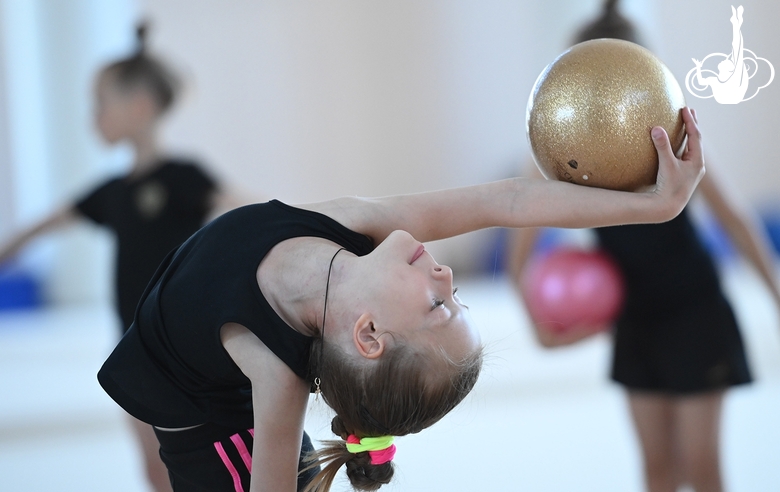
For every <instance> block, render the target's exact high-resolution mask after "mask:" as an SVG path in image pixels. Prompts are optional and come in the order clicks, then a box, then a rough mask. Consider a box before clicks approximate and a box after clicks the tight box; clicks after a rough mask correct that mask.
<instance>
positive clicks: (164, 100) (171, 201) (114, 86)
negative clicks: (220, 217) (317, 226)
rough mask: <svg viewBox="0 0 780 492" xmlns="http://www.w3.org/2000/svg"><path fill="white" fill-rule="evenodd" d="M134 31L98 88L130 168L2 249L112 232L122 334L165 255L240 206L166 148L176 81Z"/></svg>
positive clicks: (150, 437)
mask: <svg viewBox="0 0 780 492" xmlns="http://www.w3.org/2000/svg"><path fill="white" fill-rule="evenodd" d="M137 34H138V48H137V51H136V52H135V53H134V54H133V55H132V56H130V57H128V58H126V59H122V60H119V61H115V62H113V63H111V64H109V65H107V66H106V67H104V68H103V69H102V70H101V71H100V72H99V74H98V76H97V82H96V86H95V97H96V115H95V116H96V126H97V129H98V132H99V133H100V136H101V137H102V138H103V140H104V141H106V142H107V143H109V144H114V143H117V142H120V141H127V142H129V143H130V144H131V145H132V147H133V150H134V151H135V160H134V162H133V164H132V167H131V169H130V171H129V172H128V173H126V174H125V175H123V176H118V177H115V178H112V179H109V180H107V181H106V182H104V183H102V184H100V185H98V186H97V187H95V188H93V189H92V190H90V191H89V192H87V193H85V194H84V195H83V196H82V197H81V198H80V199H78V200H77V201H76V202H75V203H68V204H67V205H65V206H63V207H62V208H60V209H59V210H57V211H55V212H53V213H52V214H50V215H49V216H48V217H46V218H45V219H43V220H42V221H40V222H39V223H37V224H35V225H34V226H32V227H30V228H28V229H26V230H24V231H21V232H19V233H18V234H16V235H15V236H14V237H12V238H11V239H10V240H9V241H8V242H7V243H6V244H5V245H4V246H3V247H2V248H0V263H3V262H4V261H6V260H8V259H10V258H11V257H12V256H13V255H14V254H15V253H16V252H17V251H18V250H19V249H21V248H22V247H23V246H24V245H25V244H27V243H28V242H29V241H30V240H32V239H34V238H36V237H38V236H40V235H42V234H44V233H47V232H50V231H53V230H55V229H58V228H62V227H64V226H67V225H70V224H74V223H76V222H77V221H79V220H80V219H82V218H85V219H88V220H91V221H93V222H95V223H97V224H100V225H102V226H105V227H107V228H108V229H110V230H111V231H112V232H113V233H114V234H115V235H116V237H117V246H118V251H117V255H116V270H115V279H114V285H115V302H116V307H117V310H118V313H119V317H120V319H121V323H122V324H121V326H122V332H123V333H124V331H125V330H127V328H128V327H129V326H130V324H131V323H132V322H133V314H134V311H135V307H136V305H137V304H138V299H140V297H141V294H142V293H143V291H144V288H145V287H146V284H147V283H148V282H149V279H150V278H151V277H152V275H153V274H154V272H155V270H156V269H157V266H158V265H159V264H160V262H161V261H162V260H163V258H165V255H166V254H167V253H168V252H169V251H171V250H172V249H173V248H175V247H177V246H179V245H180V244H181V243H182V242H184V241H185V240H186V239H187V238H188V237H189V236H190V235H191V234H192V233H194V232H195V231H196V230H198V229H199V228H200V227H201V226H202V225H203V223H204V221H205V220H206V218H207V216H208V215H209V214H211V213H212V212H214V211H215V210H217V209H227V208H230V207H231V206H233V205H235V204H237V200H236V199H235V198H233V197H232V196H231V195H229V194H228V193H226V192H224V191H222V190H221V189H220V187H219V186H218V185H217V183H215V181H214V180H213V179H212V178H211V177H210V176H209V175H208V174H207V173H206V172H204V171H203V170H202V169H201V168H200V166H199V165H198V164H197V163H196V162H193V161H192V160H189V159H180V158H174V157H168V156H164V155H163V154H162V153H161V150H160V148H159V147H158V144H157V127H158V124H159V122H160V120H161V118H162V117H163V116H164V115H165V114H166V113H167V112H168V111H169V110H170V109H171V107H172V106H173V103H174V102H175V100H176V96H177V91H178V85H179V84H178V82H177V80H176V78H175V77H174V75H173V74H172V72H171V71H170V70H169V69H168V68H167V67H165V66H164V65H163V64H162V63H161V62H159V61H158V60H157V59H155V58H154V57H152V56H150V55H149V54H148V53H147V50H146V46H145V34H146V27H145V26H144V25H141V26H140V27H139V28H138V32H137ZM133 426H134V428H135V431H136V433H137V435H138V437H139V438H140V441H141V445H142V448H143V450H144V457H145V466H146V470H147V475H148V478H149V480H150V482H151V483H152V485H153V487H154V489H155V490H156V491H164V490H170V484H169V480H168V476H167V471H166V469H165V466H164V465H163V464H162V462H161V461H160V458H159V456H158V453H157V449H158V445H157V440H156V439H155V437H154V433H153V431H152V429H151V427H150V426H149V425H147V424H144V423H142V422H139V421H134V422H133Z"/></svg>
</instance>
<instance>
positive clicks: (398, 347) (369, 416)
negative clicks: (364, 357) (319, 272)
mask: <svg viewBox="0 0 780 492" xmlns="http://www.w3.org/2000/svg"><path fill="white" fill-rule="evenodd" d="M320 355H322V364H321V365H320V367H316V373H317V374H319V375H320V380H321V383H320V384H321V390H322V396H323V398H324V400H325V402H326V403H327V404H328V405H329V406H330V407H331V408H333V410H334V411H335V412H336V416H335V417H334V418H333V421H332V422H331V430H332V431H333V433H334V434H336V435H337V436H339V437H341V440H334V441H326V442H325V443H324V444H325V447H324V448H323V449H321V450H319V451H317V452H315V453H314V454H313V455H312V456H310V457H309V459H310V460H311V462H312V465H311V467H312V468H313V467H317V466H322V471H320V472H319V473H318V474H317V475H316V477H315V478H314V479H313V480H312V482H311V483H309V485H308V486H307V487H306V488H305V489H304V491H305V492H325V491H328V490H329V489H330V486H331V484H332V483H333V480H334V478H335V477H336V473H337V472H338V470H339V469H340V468H341V466H342V465H345V466H346V468H347V476H348V477H349V481H350V482H351V483H352V486H353V487H354V488H355V489H357V490H377V489H378V488H379V487H381V486H382V485H384V484H386V483H389V482H390V479H391V478H392V477H393V471H394V470H393V466H394V465H393V464H392V462H388V463H385V464H382V465H372V464H371V458H370V456H369V454H368V453H367V452H363V453H357V454H352V453H350V452H349V451H347V447H346V442H345V441H346V439H347V436H348V435H349V434H354V435H356V436H357V437H359V438H363V437H374V436H384V435H391V436H404V435H407V434H414V433H417V432H420V431H421V430H423V429H425V428H426V427H429V426H431V425H433V424H434V423H436V422H437V421H439V420H440V419H441V418H442V417H444V416H445V415H446V414H447V413H448V412H449V411H450V410H452V409H453V408H454V407H455V406H456V405H457V404H458V403H460V402H461V401H462V400H463V398H464V397H465V396H466V395H467V394H468V393H469V392H470V391H471V389H472V388H473V387H474V384H475V383H476V382H477V378H478V377H479V372H480V369H481V367H482V349H481V348H480V349H479V350H476V351H475V352H474V353H472V354H470V355H468V356H467V357H465V358H464V359H463V360H459V361H454V360H452V359H451V358H450V357H448V356H447V355H446V354H445V353H444V351H443V350H438V351H437V350H430V351H428V353H422V352H420V351H416V350H414V349H413V348H412V347H410V346H409V345H406V344H404V343H403V341H402V340H396V343H395V344H394V346H393V347H391V348H388V349H386V352H385V354H384V355H383V356H382V358H381V359H380V360H379V361H377V363H376V366H375V367H374V368H372V369H370V370H369V369H366V368H360V367H357V366H356V365H355V364H352V363H350V361H349V360H348V359H347V358H346V357H345V356H344V354H343V352H342V351H341V349H340V348H339V347H337V346H335V344H331V343H325V344H323V343H322V339H321V338H319V339H317V340H316V341H315V342H314V345H313V347H312V358H311V360H312V361H313V362H315V364H316V363H317V361H319V360H320ZM443 368H444V369H443ZM442 375H443V376H442ZM436 376H440V377H436Z"/></svg>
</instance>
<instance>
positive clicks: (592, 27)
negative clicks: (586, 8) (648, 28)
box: [575, 0, 642, 44]
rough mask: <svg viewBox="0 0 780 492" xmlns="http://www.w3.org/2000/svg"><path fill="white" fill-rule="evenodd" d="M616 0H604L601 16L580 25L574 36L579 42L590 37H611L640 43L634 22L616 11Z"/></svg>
mask: <svg viewBox="0 0 780 492" xmlns="http://www.w3.org/2000/svg"><path fill="white" fill-rule="evenodd" d="M617 4H618V0H606V1H605V2H604V7H603V10H602V12H601V16H600V17H599V18H598V19H596V20H594V21H592V22H590V23H588V24H586V25H585V26H584V27H582V28H581V29H580V30H579V31H578V32H577V35H576V37H575V42H577V43H581V42H583V41H589V40H591V39H600V38H613V39H622V40H624V41H631V42H632V43H637V44H642V43H641V42H640V37H639V33H638V32H637V29H636V28H635V27H634V24H633V23H632V22H631V21H630V20H628V19H627V18H625V17H623V15H621V13H620V12H619V11H618V6H617Z"/></svg>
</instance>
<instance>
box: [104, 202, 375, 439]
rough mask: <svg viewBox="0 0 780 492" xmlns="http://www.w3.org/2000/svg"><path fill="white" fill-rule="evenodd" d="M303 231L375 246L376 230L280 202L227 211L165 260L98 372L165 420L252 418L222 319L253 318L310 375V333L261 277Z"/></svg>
mask: <svg viewBox="0 0 780 492" xmlns="http://www.w3.org/2000/svg"><path fill="white" fill-rule="evenodd" d="M301 236H313V237H321V238H325V239H328V240H330V241H333V242H334V243H337V244H339V245H341V246H343V247H345V248H346V249H347V250H348V251H351V252H352V253H355V254H356V255H365V254H368V253H369V252H371V251H372V250H373V243H372V241H371V240H370V239H369V238H368V237H366V236H364V235H362V234H358V233H356V232H354V231H352V230H349V229H347V228H346V227H344V226H342V225H341V224H339V223H338V222H336V221H334V220H333V219H331V218H329V217H327V216H325V215H322V214H319V213H315V212H311V211H306V210H301V209H297V208H294V207H291V206H288V205H285V204H283V203H281V202H278V201H272V202H269V203H264V204H258V205H250V206H246V207H242V208H239V209H236V210H233V211H231V212H228V213H227V214H225V215H223V216H221V217H219V218H217V219H215V220H214V221H212V222H211V223H209V224H208V225H207V226H205V227H203V228H202V229H201V230H199V231H198V232H197V233H195V234H194V235H193V236H192V237H191V238H190V239H188V240H187V241H186V242H185V243H184V244H183V245H182V246H181V247H180V248H179V249H178V250H177V251H175V252H173V253H171V254H170V255H168V257H167V258H166V259H165V261H164V262H163V264H162V265H161V266H160V268H159V269H158V271H157V273H156V274H155V275H154V278H153V279H152V282H151V283H150V284H149V286H148V287H147V290H146V292H145V293H144V295H143V296H142V298H141V302H140V304H139V306H138V310H137V312H136V318H135V321H134V323H133V325H132V326H131V328H130V329H129V330H128V332H127V333H126V334H125V336H124V337H123V338H122V340H121V341H120V342H119V345H118V346H117V347H116V349H115V350H114V352H113V353H112V354H111V356H110V357H109V358H108V360H107V361H106V362H105V364H104V365H103V367H102V368H101V370H100V372H99V374H98V379H99V381H100V384H101V385H102V386H103V388H104V389H105V390H106V392H107V393H108V394H109V395H110V396H111V397H112V398H113V399H114V400H115V401H116V402H117V403H119V405H120V406H122V407H123V408H124V409H125V410H127V411H128V412H129V413H130V414H131V415H133V416H135V417H136V418H138V419H140V420H142V421H144V422H147V423H149V424H152V425H155V426H159V427H172V428H178V427H187V426H192V425H198V424H202V423H204V422H212V423H216V424H220V425H224V426H229V427H234V428H239V427H243V428H250V427H252V426H253V414H252V396H251V386H250V381H249V379H248V378H246V376H244V375H243V373H242V372H241V371H240V369H239V368H238V366H236V364H235V363H234V362H233V360H232V359H231V358H230V356H229V355H228V353H227V352H226V351H225V349H224V347H223V346H222V343H221V341H220V328H221V327H222V325H224V324H225V323H228V322H235V323H239V324H241V325H243V326H245V327H246V328H248V329H249V330H250V331H252V333H254V334H255V335H257V337H258V338H259V339H260V340H262V342H263V343H264V344H265V345H266V346H267V347H268V348H269V349H270V350H271V351H272V352H273V353H274V354H275V355H276V356H277V357H279V359H281V360H282V361H283V362H284V363H285V364H287V366H289V367H290V369H292V371H293V372H295V374H297V375H298V376H300V377H301V378H304V379H308V378H309V374H308V365H309V349H310V345H311V339H310V338H309V337H306V336H304V335H302V334H300V333H298V332H297V331H295V330H293V329H292V328H291V327H289V326H288V325H287V324H285V323H284V321H283V320H282V319H281V318H280V317H279V316H278V315H277V314H276V313H275V312H274V310H273V309H272V308H271V306H270V305H269V304H268V302H267V301H266V300H265V298H264V297H263V295H262V293H261V291H260V288H259V286H258V284H257V279H256V272H257V268H258V266H259V264H260V261H261V260H262V259H263V258H264V257H265V255H266V254H267V253H268V251H270V249H271V248H272V247H274V246H275V245H276V244H278V243H280V242H281V241H284V240H286V239H291V238H294V237H301Z"/></svg>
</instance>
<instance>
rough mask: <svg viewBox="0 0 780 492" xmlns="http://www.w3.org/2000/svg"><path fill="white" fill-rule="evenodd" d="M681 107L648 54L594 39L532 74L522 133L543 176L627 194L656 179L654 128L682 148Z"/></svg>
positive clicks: (672, 85) (667, 77) (668, 78)
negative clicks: (524, 130) (663, 131)
mask: <svg viewBox="0 0 780 492" xmlns="http://www.w3.org/2000/svg"><path fill="white" fill-rule="evenodd" d="M684 106H685V97H684V96H683V92H682V89H681V88H680V84H678V83H677V81H676V80H675V78H674V76H673V75H672V73H671V72H670V71H669V69H668V68H667V67H666V65H664V64H663V63H662V62H661V61H660V60H659V59H658V58H657V57H656V56H655V55H654V54H653V53H651V52H650V51H649V50H647V49H645V48H642V47H641V46H639V45H637V44H634V43H630V42H628V41H622V40H617V39H595V40H591V41H585V42H584V43H580V44H577V45H575V46H573V47H571V48H570V49H568V50H567V51H565V52H564V53H563V54H561V55H560V56H559V57H558V58H556V59H555V60H554V61H553V62H552V63H551V64H550V65H548V66H547V68H545V69H544V71H543V72H542V73H541V75H539V78H538V79H537V80H536V84H534V88H533V90H532V91H531V97H530V98H529V100H528V107H527V109H526V130H527V132H528V139H529V141H530V144H531V150H532V151H533V154H534V159H535V160H536V165H537V166H538V167H539V169H540V170H541V172H542V174H543V175H544V176H545V177H546V178H547V179H557V180H560V181H569V182H571V183H575V184H580V185H585V186H595V187H599V188H609V189H613V190H624V191H634V190H637V189H640V188H642V187H645V186H652V185H654V184H655V181H656V175H657V174H658V153H657V152H656V150H655V146H654V145H653V141H652V138H651V137H650V130H651V129H652V128H653V127H654V126H660V127H663V128H664V129H665V130H666V133H667V134H668V135H669V139H670V141H671V144H672V149H673V150H675V151H679V149H681V147H682V145H683V141H684V139H685V128H684V125H683V120H682V114H681V110H682V108H683V107H684Z"/></svg>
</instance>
